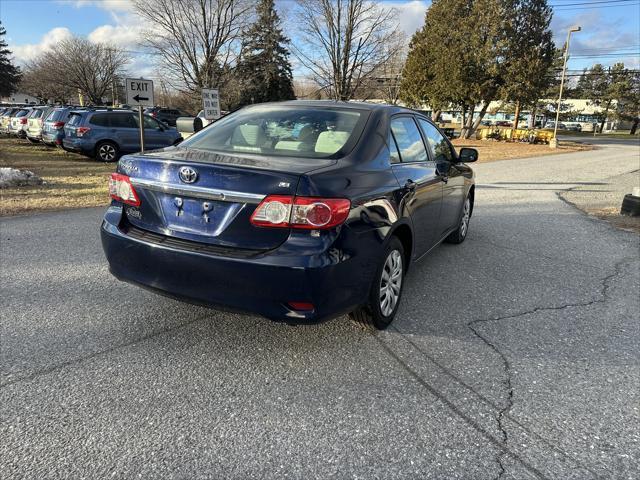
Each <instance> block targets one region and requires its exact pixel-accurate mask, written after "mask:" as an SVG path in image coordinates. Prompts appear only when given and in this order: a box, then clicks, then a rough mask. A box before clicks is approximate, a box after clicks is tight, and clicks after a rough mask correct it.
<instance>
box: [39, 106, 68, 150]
mask: <svg viewBox="0 0 640 480" xmlns="http://www.w3.org/2000/svg"><path fill="white" fill-rule="evenodd" d="M74 110H75V107H57V108H54V109H53V110H52V111H51V112H50V113H49V115H48V116H47V118H46V119H45V121H44V123H43V124H42V143H44V144H45V145H49V146H52V147H56V146H57V147H62V139H63V138H64V125H65V124H66V123H67V121H68V120H69V115H70V114H71V112H72V111H74Z"/></svg>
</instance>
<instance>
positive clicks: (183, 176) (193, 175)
mask: <svg viewBox="0 0 640 480" xmlns="http://www.w3.org/2000/svg"><path fill="white" fill-rule="evenodd" d="M178 176H179V177H180V180H182V181H183V182H184V183H193V182H195V181H196V180H197V179H198V172H196V171H195V170H194V169H193V168H191V167H180V171H179V172H178Z"/></svg>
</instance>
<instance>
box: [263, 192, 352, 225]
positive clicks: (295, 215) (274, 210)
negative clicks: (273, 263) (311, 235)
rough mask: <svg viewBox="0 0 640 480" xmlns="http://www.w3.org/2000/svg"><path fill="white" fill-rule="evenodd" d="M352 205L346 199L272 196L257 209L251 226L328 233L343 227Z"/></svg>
mask: <svg viewBox="0 0 640 480" xmlns="http://www.w3.org/2000/svg"><path fill="white" fill-rule="evenodd" d="M350 208H351V202H350V201H349V200H347V199H344V198H315V197H292V196H289V195H269V196H267V197H266V198H265V199H264V200H263V201H262V202H261V203H260V205H258V206H257V207H256V209H255V210H254V212H253V214H252V215H251V223H252V224H253V225H256V226H258V227H276V228H302V229H313V230H316V229H327V228H332V227H335V226H337V225H340V224H342V223H343V222H344V221H345V220H346V219H347V217H348V216H349V209H350Z"/></svg>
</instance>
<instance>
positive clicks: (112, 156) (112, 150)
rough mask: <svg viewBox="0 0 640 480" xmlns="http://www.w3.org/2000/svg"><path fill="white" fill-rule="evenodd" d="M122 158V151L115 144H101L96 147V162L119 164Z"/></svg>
mask: <svg viewBox="0 0 640 480" xmlns="http://www.w3.org/2000/svg"><path fill="white" fill-rule="evenodd" d="M119 158H120V149H119V148H118V145H116V144H115V143H113V142H100V143H98V145H96V160H100V161H101V162H105V163H110V162H117V161H118V159H119Z"/></svg>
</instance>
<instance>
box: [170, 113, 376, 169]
mask: <svg viewBox="0 0 640 480" xmlns="http://www.w3.org/2000/svg"><path fill="white" fill-rule="evenodd" d="M367 117H368V114H367V112H366V111H365V110H357V109H351V108H348V109H347V108H329V107H316V108H314V107H295V106H278V105H260V106H254V107H249V108H245V109H243V110H239V111H238V112H235V113H233V114H231V115H228V116H226V117H225V118H223V119H222V120H219V121H217V122H215V123H213V124H212V125H211V126H210V127H207V128H206V129H204V130H202V131H201V132H200V133H198V134H196V135H194V136H192V137H191V138H189V139H188V140H186V141H184V142H182V144H181V146H184V147H189V148H197V149H200V150H210V151H216V152H234V153H253V154H258V155H270V156H271V155H273V156H281V157H297V158H339V157H341V156H343V155H345V154H346V153H348V152H349V151H350V150H351V149H352V148H353V147H354V145H355V143H356V142H357V140H358V138H359V137H360V134H361V133H362V129H363V128H364V124H365V122H366V120H367Z"/></svg>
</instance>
